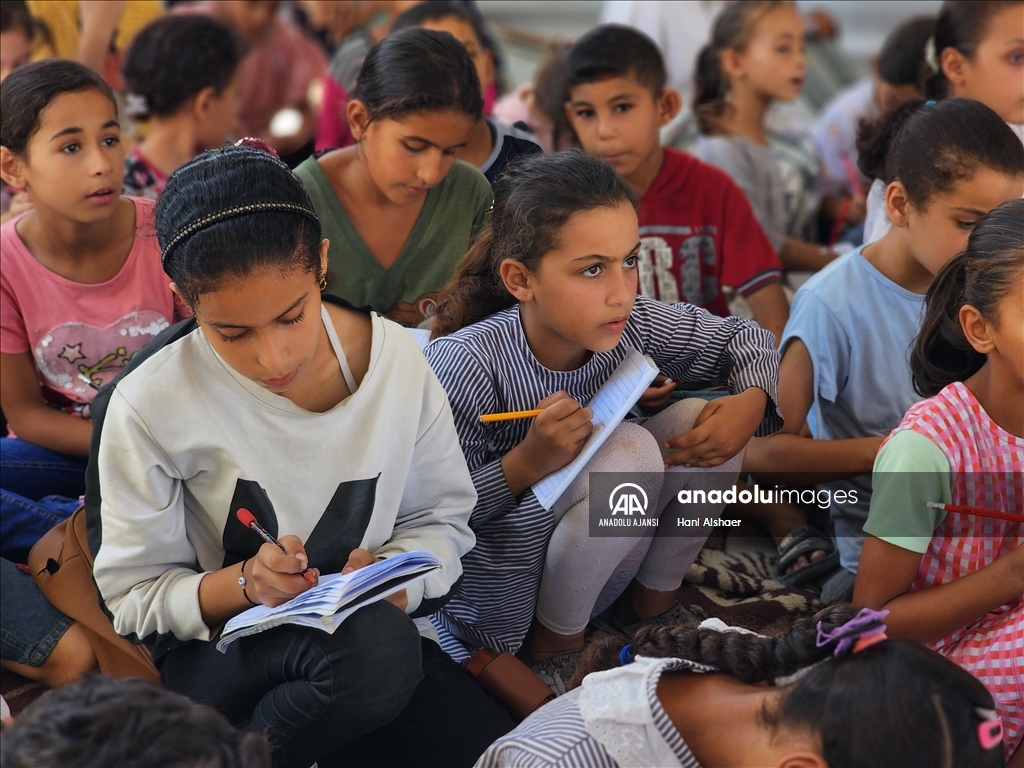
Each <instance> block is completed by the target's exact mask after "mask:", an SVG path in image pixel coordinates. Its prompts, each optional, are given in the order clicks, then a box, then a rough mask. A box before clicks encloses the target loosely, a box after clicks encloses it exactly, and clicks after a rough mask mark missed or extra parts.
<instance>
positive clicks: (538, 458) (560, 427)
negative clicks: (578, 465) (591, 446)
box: [517, 390, 594, 480]
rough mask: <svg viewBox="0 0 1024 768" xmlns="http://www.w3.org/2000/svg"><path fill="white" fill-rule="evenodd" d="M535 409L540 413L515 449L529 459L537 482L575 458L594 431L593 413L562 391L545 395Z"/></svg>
mask: <svg viewBox="0 0 1024 768" xmlns="http://www.w3.org/2000/svg"><path fill="white" fill-rule="evenodd" d="M537 407H538V408H543V409H544V410H543V412H542V413H541V414H540V415H539V416H537V417H536V418H535V419H534V420H533V424H531V425H530V431H529V432H527V433H526V437H525V438H523V442H521V443H520V444H519V446H517V447H518V448H521V449H522V451H523V453H524V454H525V455H526V456H527V457H529V460H530V463H531V464H532V465H533V466H534V467H535V468H536V471H537V473H538V475H539V476H538V478H537V479H538V480H539V479H540V478H542V477H547V476H548V475H550V474H551V473H552V472H556V471H558V470H559V469H561V468H562V467H564V466H565V465H566V464H568V463H569V462H570V461H572V460H573V459H575V458H576V456H577V455H579V452H580V451H581V450H583V443H584V442H586V439H587V438H588V437H590V433H591V432H592V431H593V429H594V425H593V424H591V423H590V420H591V419H592V418H594V412H593V411H592V410H590V409H589V408H584V407H582V406H580V404H579V403H578V402H576V401H575V400H574V399H573V398H571V397H569V394H568V393H567V392H565V391H564V390H563V391H559V392H555V393H554V394H553V395H548V396H547V397H545V398H544V399H543V400H541V401H540V402H539V403H537Z"/></svg>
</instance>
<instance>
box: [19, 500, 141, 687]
mask: <svg viewBox="0 0 1024 768" xmlns="http://www.w3.org/2000/svg"><path fill="white" fill-rule="evenodd" d="M28 564H29V568H30V569H31V571H32V576H33V578H34V579H35V581H36V584H37V585H38V586H39V589H40V590H41V591H42V593H43V594H44V595H46V599H47V600H49V601H50V603H51V604H52V605H53V607H54V608H56V609H57V610H59V611H60V612H62V613H63V614H64V615H66V616H68V617H69V618H71V619H74V620H75V622H77V623H78V625H79V626H80V627H81V628H82V629H83V630H85V633H86V635H87V636H88V638H89V643H90V644H91V645H92V649H93V653H95V655H96V660H97V662H98V663H99V667H100V670H101V671H102V672H104V673H106V674H108V675H112V676H113V677H143V678H146V679H147V680H152V681H154V682H160V673H159V672H158V671H157V669H156V666H154V664H153V658H152V656H150V653H149V649H148V648H146V647H145V646H143V645H134V644H132V643H131V642H129V641H128V640H126V639H125V638H123V637H121V636H120V635H119V634H117V632H116V631H115V630H114V626H113V624H111V622H110V619H109V617H108V616H107V614H106V613H104V611H103V608H102V607H101V605H100V597H99V593H98V592H97V590H96V584H95V582H93V579H92V555H91V553H90V552H89V543H88V539H87V531H86V524H85V509H84V508H83V507H79V508H78V509H77V510H75V511H74V513H72V515H71V517H69V518H68V519H67V520H65V521H64V522H62V523H59V524H58V525H56V526H54V527H53V528H51V529H50V530H49V531H47V532H46V534H45V535H44V536H43V537H42V538H41V539H39V541H37V542H36V544H35V546H33V547H32V550H31V551H30V552H29V555H28Z"/></svg>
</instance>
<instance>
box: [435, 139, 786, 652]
mask: <svg viewBox="0 0 1024 768" xmlns="http://www.w3.org/2000/svg"><path fill="white" fill-rule="evenodd" d="M490 219H491V226H490V228H489V229H487V230H485V231H484V233H483V234H482V235H481V236H480V237H479V238H478V239H477V241H476V242H475V243H474V245H473V248H472V249H471V251H470V252H469V253H468V254H467V255H466V259H465V261H464V262H463V264H462V266H461V267H460V269H459V273H458V275H457V276H456V278H455V280H454V281H453V282H452V284H451V285H450V286H448V288H447V289H446V291H445V295H444V298H443V300H442V302H441V304H440V305H439V307H438V314H437V324H436V326H435V328H434V334H435V336H436V337H440V338H436V340H435V341H433V342H432V343H431V344H430V346H429V347H428V348H427V357H428V359H429V360H430V362H431V364H432V365H433V367H434V370H435V371H436V372H437V374H438V377H439V378H440V379H441V383H442V384H443V385H444V387H445V389H446V390H447V392H448V397H449V400H450V401H451V403H452V410H453V411H454V413H455V423H456V427H457V429H458V430H459V439H460V441H461V443H462V449H463V451H464V452H465V454H466V458H467V461H468V462H469V466H470V471H471V474H472V477H473V481H474V484H475V485H476V488H477V492H478V494H479V499H478V501H477V504H476V506H475V508H474V510H473V514H472V517H471V518H470V523H471V525H472V526H473V529H474V531H475V532H476V535H477V547H476V548H475V549H474V550H473V551H472V552H470V553H469V555H467V556H466V557H465V558H464V559H463V565H464V568H465V578H464V581H463V583H462V585H461V587H460V589H459V590H458V592H457V593H456V595H455V597H454V598H453V599H452V601H451V602H450V603H449V604H448V606H447V607H446V608H445V609H444V610H442V611H441V612H439V613H437V614H435V615H434V616H433V617H432V620H433V621H434V624H435V626H436V627H437V628H438V630H439V632H440V633H441V636H442V643H443V645H444V647H445V649H446V650H447V651H448V652H449V653H451V654H452V655H453V656H455V657H456V658H462V657H465V656H466V655H467V653H469V652H470V651H471V650H472V649H474V648H478V647H490V648H492V649H496V650H509V651H513V652H514V651H517V650H519V649H520V646H522V645H523V642H524V638H526V647H525V648H524V649H523V651H522V655H523V657H524V658H525V659H526V660H527V661H529V662H538V661H541V660H544V659H546V658H550V657H553V656H555V655H561V654H564V653H566V652H571V651H576V650H579V649H580V648H582V646H583V630H584V628H585V627H586V625H587V623H588V621H589V620H590V618H591V616H592V615H593V614H594V613H595V612H600V611H601V610H603V609H604V608H607V607H608V606H609V604H610V603H611V602H612V601H613V600H614V599H615V598H616V597H618V596H619V595H620V594H623V593H624V592H625V595H624V597H623V599H622V600H620V601H619V602H618V604H617V605H616V610H615V615H614V620H615V621H616V622H617V623H619V624H622V625H628V624H631V623H634V622H636V621H638V620H647V619H651V618H653V617H655V616H659V615H661V614H663V613H665V612H666V611H669V610H671V609H672V608H673V606H674V604H675V591H676V589H677V588H678V587H679V585H680V584H681V582H682V578H683V575H684V574H685V573H686V571H687V569H688V568H689V566H690V564H691V563H692V562H693V560H694V558H695V557H696V556H697V552H698V551H699V550H700V548H701V545H702V544H703V541H704V538H705V537H706V535H707V529H706V528H705V529H704V533H703V534H700V533H698V532H697V531H694V532H693V533H689V532H685V531H682V532H681V531H678V530H676V532H675V533H676V535H667V534H668V527H669V522H670V520H671V522H672V523H673V524H674V523H675V515H676V513H677V511H679V510H680V505H678V504H677V503H676V502H675V501H674V499H675V496H676V493H677V492H678V491H679V490H680V489H682V488H690V487H698V486H699V487H702V488H710V487H731V485H732V483H733V482H734V481H735V478H736V473H737V470H738V467H739V454H740V452H741V451H742V450H743V447H744V445H745V444H746V442H747V440H748V439H749V438H750V436H751V435H753V434H754V433H755V432H756V433H759V434H764V433H767V432H771V431H773V430H775V429H778V427H779V426H780V425H781V423H782V421H781V418H780V417H779V416H778V413H777V411H776V407H775V402H776V400H777V395H776V376H777V373H778V358H777V355H776V353H775V352H774V350H773V347H772V337H771V334H770V333H768V332H767V331H765V330H762V329H761V328H759V327H758V326H757V325H755V324H754V323H752V322H748V321H746V320H743V319H740V318H738V317H729V318H720V317H715V316H713V315H711V314H709V313H707V312H705V311H704V310H702V309H698V308H696V307H694V306H691V305H688V304H676V305H667V304H663V303H661V302H657V301H653V300H648V299H646V298H644V297H642V296H637V292H636V288H637V268H636V253H637V249H638V247H639V241H640V238H639V235H638V227H637V218H636V194H635V193H634V192H633V190H632V187H630V186H629V184H628V183H627V182H626V181H624V180H623V179H622V177H621V176H619V174H618V173H616V172H615V170H614V169H613V168H611V166H609V165H608V164H607V163H605V162H604V161H602V160H600V159H599V158H594V157H589V156H587V155H585V154H583V153H582V152H580V151H578V150H572V151H570V152H567V153H561V154H557V155H543V156H537V157H531V158H529V159H526V160H523V161H521V162H520V163H519V164H517V165H516V166H514V167H513V168H511V169H510V170H509V171H508V172H507V174H506V175H505V176H503V177H502V178H501V179H499V180H498V182H497V184H496V186H495V205H494V213H493V215H492V216H491V217H490ZM630 348H633V349H635V350H638V351H639V352H641V353H643V354H646V355H648V356H650V357H651V358H652V359H653V360H654V363H655V364H656V365H657V367H658V369H659V370H661V371H664V372H666V373H667V374H669V375H671V376H672V378H673V379H675V380H677V381H694V382H697V381H702V382H703V381H708V382H715V383H717V384H719V385H721V386H727V387H728V389H729V391H730V393H731V395H730V396H729V397H724V398H722V399H720V400H716V401H714V402H713V403H705V402H704V401H701V400H685V401H682V402H680V403H678V404H676V405H674V406H672V407H670V408H668V409H666V410H665V411H663V412H661V413H660V414H658V415H657V416H655V417H654V418H652V419H650V420H648V421H647V422H646V423H644V424H643V425H642V426H641V425H640V424H632V423H629V424H620V425H618V426H617V427H615V426H614V425H612V427H610V428H614V430H615V431H614V433H613V434H611V435H610V437H609V438H608V440H607V442H605V443H604V445H603V446H602V447H601V448H600V450H598V452H597V453H596V454H595V456H594V457H593V459H591V461H590V462H589V463H588V465H587V466H586V467H584V468H583V470H582V471H581V472H580V473H579V474H578V475H577V476H576V478H575V480H574V481H573V482H572V484H571V485H570V486H569V488H568V490H567V491H565V493H564V494H563V495H562V496H561V498H559V499H558V500H557V502H555V504H554V508H553V510H551V511H549V510H547V509H545V508H544V507H543V506H542V505H541V504H540V503H539V502H538V500H537V497H536V495H535V494H534V493H533V492H532V491H531V486H532V485H534V484H535V483H537V482H538V481H539V480H541V479H543V478H544V477H545V476H547V475H550V474H551V473H553V472H556V471H558V470H560V469H562V468H563V467H565V466H566V465H567V464H569V463H570V462H571V461H572V460H573V459H574V458H575V456H576V455H577V454H578V453H579V452H580V450H581V448H582V446H583V444H584V442H585V441H586V440H587V438H588V436H589V435H590V433H591V429H592V424H591V418H592V416H593V414H592V412H591V411H590V409H589V408H586V407H585V404H586V403H587V402H588V401H590V400H591V399H592V398H593V397H594V394H595V393H596V392H597V391H598V389H599V388H600V387H601V385H602V384H604V383H605V381H606V380H607V379H608V378H609V376H611V374H612V372H613V371H614V370H615V368H616V366H617V365H618V364H619V363H620V362H621V361H622V360H623V358H624V357H625V356H626V354H627V351H628V350H629V349H630ZM534 408H540V409H543V411H542V413H541V414H540V415H539V416H537V417H536V418H535V419H532V420H527V419H520V420H512V421H503V422H497V423H493V424H483V423H481V421H480V416H481V414H487V413H493V412H498V411H518V410H528V409H534ZM712 467H715V468H717V469H716V470H715V471H710V469H711V468H712ZM601 471H604V472H624V473H628V472H631V473H633V476H632V478H631V480H632V482H643V481H638V480H637V479H636V478H637V477H639V475H637V474H636V473H649V474H648V475H647V476H646V477H647V478H653V480H651V484H650V485H649V486H648V488H647V490H646V493H647V497H648V498H649V507H648V508H647V510H646V512H645V513H644V516H645V517H648V518H654V517H658V516H659V515H660V526H663V527H658V528H651V527H647V528H644V529H636V530H638V531H639V530H643V531H645V533H637V534H636V535H630V534H628V533H627V534H625V535H622V536H616V537H607V538H591V537H590V535H589V522H588V521H589V511H588V503H589V496H590V475H591V473H592V472H601ZM623 482H625V480H623ZM670 502H671V506H670ZM595 503H598V502H597V500H596V499H595ZM602 503H603V500H602ZM686 507H687V509H686V511H696V510H698V509H699V510H700V513H701V514H700V516H701V517H705V516H710V517H717V515H718V513H719V512H720V511H721V508H722V505H721V504H718V505H715V504H713V503H710V502H709V504H708V505H706V506H702V505H686ZM666 510H668V511H666ZM605 511H606V512H607V511H610V510H607V508H606V510H605ZM655 531H657V534H655ZM680 533H681V534H682V535H679V534H680ZM634 576H635V577H636V578H635V581H634ZM631 581H632V585H630V582H631ZM627 587H629V589H628V591H627ZM531 622H532V625H533V628H532V631H531V632H530V635H529V637H528V638H527V632H528V630H530V629H531Z"/></svg>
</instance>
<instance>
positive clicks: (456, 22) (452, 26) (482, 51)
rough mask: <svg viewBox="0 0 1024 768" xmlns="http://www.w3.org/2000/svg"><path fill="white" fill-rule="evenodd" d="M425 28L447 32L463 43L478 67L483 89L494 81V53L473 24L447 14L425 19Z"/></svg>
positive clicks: (478, 75) (477, 70)
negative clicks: (437, 17) (428, 19)
mask: <svg viewBox="0 0 1024 768" xmlns="http://www.w3.org/2000/svg"><path fill="white" fill-rule="evenodd" d="M423 28H424V29H432V30H434V31H435V32H447V33H448V34H450V35H451V36H452V37H454V38H455V39H456V40H458V41H459V42H460V43H462V45H463V46H464V47H465V49H466V53H468V54H469V58H471V59H472V60H473V65H474V66H475V67H476V74H477V77H479V78H480V88H481V89H484V90H486V88H487V86H488V85H490V84H491V83H492V82H494V54H493V53H491V52H490V51H489V50H487V49H486V48H484V46H483V44H482V43H481V42H480V39H479V38H478V37H477V36H476V32H475V31H474V30H473V26H472V25H471V24H467V23H466V22H465V21H463V20H462V19H460V18H457V17H455V16H446V17H444V18H441V19H431V20H430V21H425V22H424V23H423Z"/></svg>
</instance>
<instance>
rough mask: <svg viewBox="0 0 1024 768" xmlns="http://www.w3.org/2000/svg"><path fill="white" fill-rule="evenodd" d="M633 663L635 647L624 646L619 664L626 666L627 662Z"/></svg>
mask: <svg viewBox="0 0 1024 768" xmlns="http://www.w3.org/2000/svg"><path fill="white" fill-rule="evenodd" d="M632 663H633V649H632V648H631V647H630V646H628V645H624V646H622V650H621V651H619V666H620V667H624V666H626V665H627V664H632Z"/></svg>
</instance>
